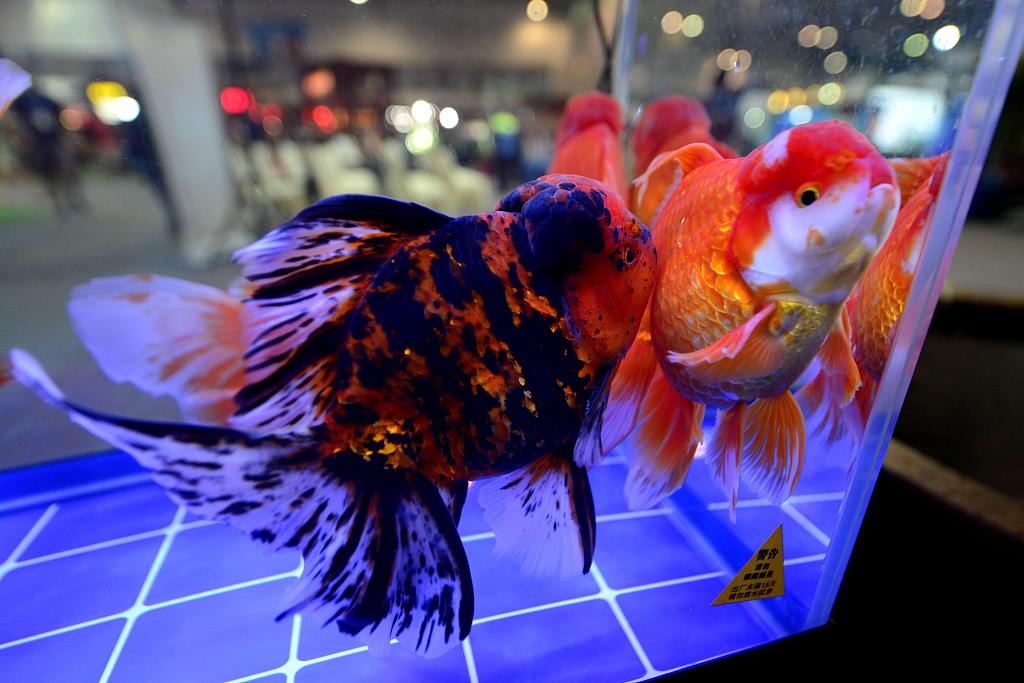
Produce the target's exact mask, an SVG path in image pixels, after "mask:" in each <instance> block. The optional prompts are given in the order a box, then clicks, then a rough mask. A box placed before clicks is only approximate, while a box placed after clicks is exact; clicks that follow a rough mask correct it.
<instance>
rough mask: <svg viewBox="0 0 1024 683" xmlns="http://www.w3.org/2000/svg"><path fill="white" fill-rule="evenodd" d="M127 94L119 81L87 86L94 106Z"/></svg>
mask: <svg viewBox="0 0 1024 683" xmlns="http://www.w3.org/2000/svg"><path fill="white" fill-rule="evenodd" d="M127 94H128V91H127V90H125V87H124V86H123V85H121V84H120V83H118V82H117V81H93V82H92V83H90V84H89V85H87V86H85V96H86V97H87V98H88V99H89V102H90V103H92V104H94V105H95V104H99V103H100V102H102V101H104V100H113V99H116V98H118V97H125V96H126V95H127ZM243 111H244V110H243Z"/></svg>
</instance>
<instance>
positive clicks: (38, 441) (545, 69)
mask: <svg viewBox="0 0 1024 683" xmlns="http://www.w3.org/2000/svg"><path fill="white" fill-rule="evenodd" d="M726 5H728V7H726ZM596 6H597V11H596V12H595V9H594V7H595V3H593V2H591V0H564V1H559V0H547V1H545V0H489V1H488V2H477V3H466V2H459V1H457V0H437V1H434V2H402V1H400V0H351V1H350V0H290V1H289V2H280V1H278V2H275V1H273V0H0V57H7V58H10V59H13V60H15V61H16V62H18V63H19V64H20V65H22V66H23V67H24V68H26V69H27V70H28V71H29V72H31V73H32V75H33V79H34V85H33V88H32V89H31V90H30V91H29V92H28V93H26V94H25V95H23V96H22V97H21V98H19V99H18V100H17V101H16V102H15V103H14V105H13V106H12V108H11V110H10V112H9V113H8V115H7V116H5V117H4V119H3V120H2V121H0V245H2V248H0V321H2V322H0V349H7V348H9V347H11V346H22V347H25V348H29V349H31V350H32V351H33V352H34V353H36V354H38V356H39V357H40V359H41V360H42V361H43V363H44V364H45V365H46V366H47V367H48V368H50V369H51V370H52V371H53V374H54V375H55V376H56V378H57V379H58V381H59V382H60V383H61V384H62V385H64V387H65V388H66V389H67V390H68V392H69V393H70V394H71V395H73V396H74V397H75V398H76V399H78V400H80V401H81V402H83V403H85V404H87V405H91V406H95V407H98V408H102V409H107V410H113V411H118V412H127V413H130V414H132V415H135V416H139V417H171V416H173V415H174V414H175V412H176V411H175V409H174V405H173V403H172V402H171V401H170V400H165V401H159V400H151V399H148V398H147V399H146V400H139V396H140V395H139V393H138V392H137V391H135V390H134V389H132V388H130V387H127V386H123V385H112V384H111V383H110V382H109V380H107V379H106V378H105V377H104V376H103V375H102V373H101V372H100V370H99V369H98V368H97V367H96V366H95V364H94V363H93V361H92V360H91V358H90V357H89V355H88V354H87V352H86V351H85V349H84V348H83V347H82V346H81V344H80V343H79V342H78V340H77V338H76V337H75V335H74V333H73V331H72V330H71V328H70V325H69V324H68V321H67V317H66V313H65V305H66V301H67V297H68V292H69V291H70V289H71V288H72V287H73V286H75V285H76V284H80V283H82V282H85V281H87V280H89V279H90V278H93V277H100V276H107V275H120V274H125V273H136V272H156V273H161V274H166V275H171V276H177V277H184V278H187V279H191V280H197V281H202V282H207V283H210V284H213V285H216V286H222V287H223V286H226V285H227V284H229V283H230V282H231V281H232V280H233V279H234V277H235V276H236V270H235V268H234V267H233V266H232V265H231V263H230V254H231V253H232V252H233V250H235V249H237V248H238V247H240V246H243V245H244V244H247V243H249V242H251V241H252V240H253V239H255V238H257V237H258V236H259V235H261V234H263V233H265V232H266V231H267V230H269V229H271V228H273V227H275V226H276V225H278V224H280V223H281V222H283V221H285V220H287V218H288V217H290V216H291V215H293V214H294V213H295V212H296V211H298V210H299V209H301V208H302V207H304V206H306V205H307V204H309V203H311V202H313V201H315V200H317V199H319V198H321V197H324V196H328V195H332V194H338V193H346V192H358V193H380V194H385V195H391V196H395V197H400V198H404V199H409V200H413V201H417V202H420V203H423V204H426V205H428V206H431V207H433V208H435V209H438V210H440V211H443V212H446V213H450V214H456V215H458V214H466V213H475V212H479V211H484V210H488V209H490V208H491V207H493V205H494V203H495V202H496V201H497V199H498V198H499V197H500V196H501V194H502V193H504V192H505V191H507V190H508V189H510V188H512V187H514V186H515V185H517V184H519V183H521V182H523V181H525V180H528V179H532V178H534V177H536V176H538V175H541V174H543V173H544V171H545V169H546V167H547V164H548V162H549V161H550V159H551V156H552V153H553V150H554V144H553V143H554V134H555V130H556V128H557V125H558V118H559V115H560V113H561V110H562V107H563V105H564V103H565V101H566V99H567V98H568V97H570V96H572V95H575V94H578V93H581V92H585V91H588V90H592V89H593V88H594V87H595V86H596V85H597V83H598V80H599V77H600V76H601V73H602V71H603V70H604V68H605V54H606V51H605V49H604V47H603V45H602V40H601V38H600V36H599V32H598V30H597V25H596V19H595V14H596V15H597V16H599V17H600V20H601V21H602V23H603V25H604V26H605V27H606V31H607V32H608V33H609V34H610V33H611V32H612V28H613V27H614V26H616V24H617V21H618V25H619V26H620V28H621V31H620V33H621V37H622V39H621V40H619V41H618V44H617V46H616V50H615V52H614V54H616V55H617V57H618V61H617V64H618V70H617V72H616V73H615V74H614V79H613V86H614V91H615V94H616V95H617V96H619V97H620V98H621V99H623V100H624V101H626V102H628V106H627V109H626V117H627V126H628V125H629V124H631V123H632V122H633V121H635V119H636V116H637V114H638V112H639V111H640V109H641V107H642V106H643V104H644V103H646V102H648V101H650V100H652V99H653V98H656V97H660V96H663V95H668V94H683V95H687V96H689V97H694V98H697V99H700V100H702V101H703V102H704V103H705V105H706V107H707V109H708V111H709V113H710V115H711V118H712V122H713V132H714V134H715V135H716V136H717V137H718V138H719V139H721V140H723V141H725V142H727V143H728V144H730V145H732V146H734V147H735V148H736V149H737V150H738V151H740V152H741V153H746V152H748V151H749V150H751V149H753V147H755V146H757V145H759V144H761V143H763V142H765V141H766V140H768V139H769V138H770V137H771V136H772V135H774V134H776V133H777V132H779V131H781V130H783V129H785V128H787V127H790V126H793V125H798V124H801V123H806V122H809V121H813V120H822V119H830V118H838V119H843V120H846V121H849V122H851V123H852V124H854V125H855V126H857V127H858V128H859V129H860V130H862V131H864V132H865V133H866V134H867V135H868V136H869V137H870V138H871V139H872V141H873V142H874V143H875V144H876V145H877V146H878V147H879V149H880V150H881V151H882V152H883V153H885V154H886V155H888V156H928V155H932V154H935V153H938V152H940V151H943V150H946V149H948V148H949V146H950V145H951V143H952V139H953V136H954V135H955V133H956V127H955V123H956V120H957V117H958V116H959V114H960V112H961V110H962V108H963V106H964V102H965V99H966V97H967V94H968V91H969V89H970V87H971V83H972V79H973V76H974V69H975V67H976V65H977V60H978V55H979V52H980V50H981V47H982V41H983V39H984V37H985V33H986V30H987V28H988V21H989V18H990V16H991V11H992V3H991V2H954V1H952V0H950V1H949V2H944V1H943V0H902V1H900V0H893V1H890V2H879V3H831V2H804V3H786V4H785V6H783V5H782V3H773V2H761V1H760V0H736V1H735V2H729V3H722V2H712V1H711V0H690V1H687V2H659V1H651V2H648V1H644V2H632V3H628V2H627V3H625V5H624V7H625V8H626V11H625V12H624V14H621V15H618V20H617V3H616V2H611V1H607V2H598V3H596ZM1022 119H1024V82H1022V72H1021V70H1020V69H1018V72H1017V77H1016V78H1015V80H1014V84H1013V86H1012V87H1011V92H1010V96H1009V99H1008V101H1007V104H1006V107H1005V109H1004V112H1003V118H1002V120H1001V122H1000V125H999V129H998V131H997V133H996V137H995V140H994V142H993V145H992V149H991V154H990V155H989V158H988V161H987V162H986V165H985V168H984V171H983V174H982V178H981V182H980V184H979V189H978V192H977V195H976V197H975V200H974V203H973V205H972V207H971V214H970V217H969V219H968V223H967V226H966V229H965V231H964V234H963V238H962V241H961V247H960V250H959V252H958V255H957V257H956V259H955V260H954V262H953V266H952V269H951V272H950V277H949V281H948V282H947V285H946V294H945V296H944V299H943V303H942V304H940V307H939V309H938V310H937V313H936V318H935V322H934V325H933V328H932V334H931V335H930V337H929V340H928V342H927V343H926V346H925V351H924V353H923V355H922V359H921V361H920V365H919V368H918V371H917V374H916V376H915V380H914V384H913V386H912V388H911V392H910V395H909V397H908V399H907V404H906V406H905V408H904V411H903V414H902V416H901V421H900V424H899V426H898V427H897V432H896V433H897V436H898V437H901V438H903V439H905V440H906V441H908V442H909V443H911V444H912V445H915V446H916V447H918V448H920V449H921V450H923V451H925V452H926V453H928V454H929V455H932V456H934V457H936V458H940V459H942V460H944V461H945V462H947V463H949V464H952V465H953V466H955V467H957V468H959V469H960V470H961V471H963V472H966V473H967V474H969V475H971V476H973V477H975V478H977V479H979V480H981V481H984V482H986V483H988V484H989V485H991V486H993V487H995V488H998V489H1001V490H1002V491H1004V492H1005V493H1007V494H1009V495H1011V496H1015V497H1018V498H1019V497H1021V496H1022V495H1024V474H1022V472H1021V468H1019V467H1014V466H1013V465H1014V458H1015V457H1016V454H1017V453H1019V452H1020V449H1021V446H1022V445H1024V443H1022V440H1024V439H1022V437H1021V436H1020V432H1019V430H1017V429H1015V428H1014V426H1013V424H1012V423H1013V419H1012V412H1013V408H1012V407H1011V406H1013V405H1014V403H1015V400H1016V395H1017V392H1018V391H1019V387H1020V386H1021V380H1024V352H1022V345H1021V340H1020V336H1019V333H1017V332H1016V330H1019V329H1022V326H1021V325H1020V324H1019V322H1020V321H1019V319H1020V318H1021V310H1022V308H1021V307H1022V306H1024V278H1022V276H1021V268H1020V266H1019V255H1020V254H1021V250H1020V246H1021V244H1024V120H1022ZM627 134H628V131H627ZM628 156H629V155H627V158H628ZM627 163H628V162H627ZM1014 321H1017V322H1014ZM1018 414H1019V411H1018ZM0 415H2V416H3V417H2V427H0V469H4V468H10V467H16V466H19V465H24V464H28V463H31V462H37V461H41V460H47V459H54V458H59V457H66V456H70V455H77V454H82V453H87V452H93V451H97V450H100V449H101V445H100V442H98V441H94V440H93V439H92V438H91V437H89V436H88V435H86V434H85V433H84V432H82V431H81V430H79V429H77V428H75V427H74V426H72V425H71V424H69V423H68V422H67V421H66V420H65V419H64V418H63V417H62V416H60V415H58V414H57V413H56V412H55V411H52V410H50V409H49V408H47V407H45V406H43V405H42V404H41V403H40V402H38V401H36V400H34V399H31V398H30V397H29V395H28V394H27V392H25V391H23V390H22V389H21V388H20V387H11V388H4V389H3V390H0Z"/></svg>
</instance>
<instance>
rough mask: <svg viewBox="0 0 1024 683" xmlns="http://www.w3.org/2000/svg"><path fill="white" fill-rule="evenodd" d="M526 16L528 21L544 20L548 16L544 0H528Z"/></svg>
mask: <svg viewBox="0 0 1024 683" xmlns="http://www.w3.org/2000/svg"><path fill="white" fill-rule="evenodd" d="M526 16H528V17H529V18H530V21H544V19H546V18H547V16H548V3H546V2H544V0H530V2H529V3H527V5H526Z"/></svg>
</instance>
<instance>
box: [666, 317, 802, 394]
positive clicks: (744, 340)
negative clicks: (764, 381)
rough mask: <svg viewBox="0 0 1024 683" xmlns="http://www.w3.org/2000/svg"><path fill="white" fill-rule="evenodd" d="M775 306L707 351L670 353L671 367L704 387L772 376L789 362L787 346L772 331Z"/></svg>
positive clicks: (709, 347) (741, 326) (706, 348)
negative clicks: (783, 364)
mask: <svg viewBox="0 0 1024 683" xmlns="http://www.w3.org/2000/svg"><path fill="white" fill-rule="evenodd" d="M775 308H776V304H774V303H772V304H769V305H768V306H766V307H765V308H763V309H762V310H760V311H758V312H757V313H756V314H755V315H754V316H753V317H752V318H751V319H750V320H748V321H747V322H745V323H743V324H742V325H740V326H739V327H736V328H735V329H733V330H731V331H730V332H729V333H728V334H726V335H725V336H723V337H722V338H720V339H719V340H717V341H716V342H714V343H713V344H709V345H708V346H705V347H704V348H701V349H697V350H696V351H690V352H688V353H679V352H676V351H669V352H668V354H667V359H668V361H669V362H670V363H675V364H677V365H682V366H684V367H685V368H686V371H687V373H688V374H689V375H690V376H691V377H693V378H695V379H697V380H698V381H700V382H702V383H704V384H717V383H720V382H727V381H730V380H742V379H747V378H752V377H761V376H763V375H767V374H770V373H771V372H772V371H774V370H775V369H776V368H778V367H779V366H780V365H781V364H782V363H783V361H784V360H785V359H786V342H785V340H784V339H783V337H782V336H781V335H777V334H773V333H772V331H771V329H770V328H771V320H772V314H773V313H774V312H775Z"/></svg>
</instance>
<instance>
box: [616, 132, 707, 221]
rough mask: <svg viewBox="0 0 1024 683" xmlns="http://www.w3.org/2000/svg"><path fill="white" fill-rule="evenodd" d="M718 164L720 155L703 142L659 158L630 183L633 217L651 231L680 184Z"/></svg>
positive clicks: (666, 153) (667, 153)
mask: <svg viewBox="0 0 1024 683" xmlns="http://www.w3.org/2000/svg"><path fill="white" fill-rule="evenodd" d="M721 160H722V155H721V154H719V153H718V152H716V151H715V150H714V149H713V148H712V147H711V146H710V145H706V144H704V143H703V142H697V143H694V144H692V145H686V146H685V147H680V148H679V149H677V150H675V151H674V152H665V153H663V154H659V155H658V156H656V157H655V158H654V160H653V161H652V162H651V164H650V165H649V166H648V167H647V170H645V171H644V172H643V174H641V175H640V176H638V177H637V179H636V180H634V181H633V187H632V207H631V208H632V210H633V213H635V214H636V217H637V218H639V219H640V222H641V223H643V224H645V225H647V226H649V227H650V228H652V229H653V228H654V225H655V224H656V223H657V221H658V216H659V215H660V214H661V211H662V209H664V207H665V205H666V204H667V203H668V199H669V197H671V196H672V193H673V192H674V191H675V190H676V189H677V188H678V187H679V185H680V184H681V183H682V182H683V178H684V177H686V175H687V174H688V173H690V172H692V171H693V170H694V169H696V168H700V167H701V166H704V165H706V164H710V163H711V162H714V161H721Z"/></svg>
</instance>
